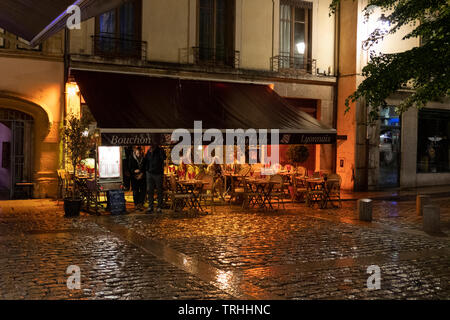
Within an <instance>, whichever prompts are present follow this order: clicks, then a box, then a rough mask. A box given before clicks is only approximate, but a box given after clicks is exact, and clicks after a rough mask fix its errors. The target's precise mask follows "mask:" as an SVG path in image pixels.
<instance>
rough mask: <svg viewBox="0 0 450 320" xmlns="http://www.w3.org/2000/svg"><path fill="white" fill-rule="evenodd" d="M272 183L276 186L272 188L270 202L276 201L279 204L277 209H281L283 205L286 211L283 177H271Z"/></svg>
mask: <svg viewBox="0 0 450 320" xmlns="http://www.w3.org/2000/svg"><path fill="white" fill-rule="evenodd" d="M270 182H274V183H275V184H274V185H273V187H272V192H271V193H270V199H269V201H272V199H274V200H276V202H277V206H278V207H277V209H279V208H280V204H282V205H283V209H286V208H285V206H284V197H285V192H284V189H285V186H284V180H283V177H282V176H280V175H278V174H276V175H274V176H272V177H270ZM271 203H272V202H271Z"/></svg>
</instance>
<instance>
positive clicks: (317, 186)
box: [305, 178, 339, 209]
mask: <svg viewBox="0 0 450 320" xmlns="http://www.w3.org/2000/svg"><path fill="white" fill-rule="evenodd" d="M305 182H306V184H307V187H308V190H311V191H312V192H314V191H321V192H322V194H321V196H320V200H321V202H322V203H321V205H320V207H321V208H322V209H325V208H326V207H327V204H328V202H331V203H332V204H333V202H332V201H331V199H330V190H331V189H330V188H328V184H329V183H338V182H339V180H337V179H327V180H325V179H324V178H308V179H305ZM318 200H319V198H318V197H316V198H315V199H314V202H313V203H312V205H314V203H315V202H317V201H318ZM308 205H310V203H308ZM333 207H334V205H333Z"/></svg>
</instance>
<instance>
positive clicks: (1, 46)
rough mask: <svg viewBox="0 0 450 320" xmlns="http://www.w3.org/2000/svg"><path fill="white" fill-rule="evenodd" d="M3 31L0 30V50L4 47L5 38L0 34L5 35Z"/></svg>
mask: <svg viewBox="0 0 450 320" xmlns="http://www.w3.org/2000/svg"><path fill="white" fill-rule="evenodd" d="M5 33H6V32H5V29H2V28H0V49H3V48H5V47H6V41H5V38H3V37H2V34H5Z"/></svg>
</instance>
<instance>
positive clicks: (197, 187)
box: [178, 180, 207, 212]
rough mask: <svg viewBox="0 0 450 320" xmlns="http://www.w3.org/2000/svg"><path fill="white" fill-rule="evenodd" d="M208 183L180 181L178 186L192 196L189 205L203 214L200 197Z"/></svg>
mask: <svg viewBox="0 0 450 320" xmlns="http://www.w3.org/2000/svg"><path fill="white" fill-rule="evenodd" d="M206 184H207V183H206V182H205V181H202V180H179V181H178V185H180V186H181V188H182V191H184V192H186V193H189V194H191V195H192V198H191V199H190V201H189V205H190V207H191V208H192V209H194V210H198V211H201V212H203V211H204V210H203V208H202V205H201V203H200V197H201V194H202V190H203V188H204V186H205V185H206Z"/></svg>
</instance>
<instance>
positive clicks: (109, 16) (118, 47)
mask: <svg viewBox="0 0 450 320" xmlns="http://www.w3.org/2000/svg"><path fill="white" fill-rule="evenodd" d="M95 29H96V32H95V33H96V37H95V43H94V48H95V51H96V54H99V55H102V54H110V55H114V56H115V55H117V56H140V54H141V50H142V48H141V43H140V41H141V38H142V36H141V33H142V32H141V30H142V0H134V1H127V2H125V3H124V4H122V5H121V6H120V7H118V8H116V9H113V10H110V11H108V12H105V13H103V14H101V15H99V16H98V17H97V19H96V27H95Z"/></svg>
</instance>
